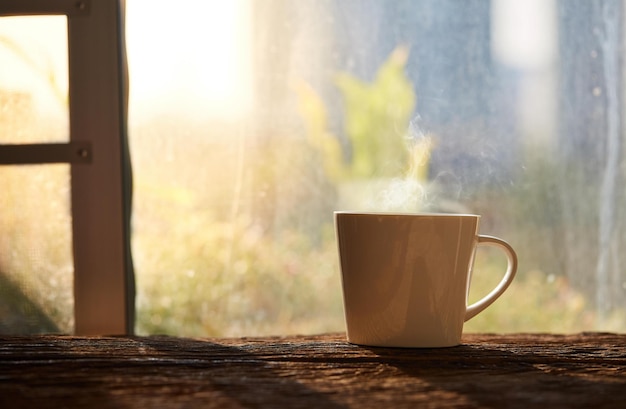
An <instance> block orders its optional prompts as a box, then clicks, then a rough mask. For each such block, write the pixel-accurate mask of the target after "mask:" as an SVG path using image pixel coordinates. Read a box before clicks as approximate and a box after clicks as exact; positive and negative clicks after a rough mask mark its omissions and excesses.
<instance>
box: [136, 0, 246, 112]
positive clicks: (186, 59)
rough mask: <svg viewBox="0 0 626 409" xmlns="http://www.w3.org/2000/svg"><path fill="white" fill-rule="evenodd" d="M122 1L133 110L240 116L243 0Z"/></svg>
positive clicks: (243, 80) (243, 70) (242, 109)
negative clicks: (125, 16) (125, 13)
mask: <svg viewBox="0 0 626 409" xmlns="http://www.w3.org/2000/svg"><path fill="white" fill-rule="evenodd" d="M126 4H127V18H126V39H127V49H128V64H129V71H130V104H131V109H133V114H134V115H139V116H144V115H148V116H154V115H159V114H161V113H163V112H167V113H169V114H180V115H184V116H186V117H189V116H191V117H194V116H201V117H207V116H209V117H215V116H219V117H238V116H240V115H244V114H245V113H246V112H247V111H248V110H249V109H250V105H251V98H252V96H251V91H250V88H251V85H250V83H251V73H250V66H251V63H250V31H249V30H250V24H249V19H250V16H249V3H248V2H247V1H246V0H231V1H226V2H224V1H213V0H211V1H200V0H195V1H194V0H185V1H177V2H172V1H169V0H168V1H165V0H128V1H127V3H126Z"/></svg>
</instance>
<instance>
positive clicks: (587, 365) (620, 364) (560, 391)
mask: <svg viewBox="0 0 626 409" xmlns="http://www.w3.org/2000/svg"><path fill="white" fill-rule="evenodd" d="M463 342H464V344H463V345H461V346H459V347H453V348H442V349H394V348H368V347H359V346H355V345H351V344H348V343H347V342H345V338H344V336H343V334H333V335H319V336H292V337H280V338H278V337H277V338H242V339H189V338H174V337H162V336H151V337H75V336H74V337H73V336H30V337H6V336H3V337H0V407H2V408H20V407H33V408H64V407H67V408H82V407H84V408H136V407H146V408H231V407H232V408H238V407H276V408H313V407H320V408H325V409H332V408H349V407H350V408H352V407H354V408H421V407H425V408H440V407H441V408H443V407H464V408H469V407H484V408H528V407H541V408H559V407H563V408H575V407H581V408H594V409H595V408H600V407H615V408H626V335H616V334H604V333H590V334H578V335H537V334H533V335H530V334H515V335H465V336H464V338H463Z"/></svg>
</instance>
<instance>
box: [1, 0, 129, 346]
mask: <svg viewBox="0 0 626 409" xmlns="http://www.w3.org/2000/svg"><path fill="white" fill-rule="evenodd" d="M124 11H125V1H124V0H97V1H93V0H80V1H76V0H4V1H3V2H2V3H0V17H6V16H29V15H65V16H66V17H67V22H68V58H69V61H68V69H69V117H70V118H69V134H70V135H69V143H67V144H33V145H0V159H4V160H0V165H18V164H37V163H70V169H71V170H70V175H71V216H72V242H73V243H72V246H73V259H74V316H75V326H74V333H75V334H77V335H105V334H106V335H122V334H132V333H133V331H134V316H135V307H134V297H135V296H134V293H135V290H134V273H133V264H132V257H131V250H130V249H131V243H130V211H131V193H132V192H131V190H132V186H131V166H130V155H129V150H128V138H127V112H128V75H127V63H126V52H125V36H124ZM7 158H8V159H7Z"/></svg>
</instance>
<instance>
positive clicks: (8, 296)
mask: <svg viewBox="0 0 626 409" xmlns="http://www.w3.org/2000/svg"><path fill="white" fill-rule="evenodd" d="M66 26H67V19H66V18H65V17H58V16H52V17H50V16H49V17H3V18H0V61H2V64H1V65H0V144H25V143H42V142H60V141H67V140H68V137H69V131H68V119H69V115H68V106H67V77H68V72H67V28H66ZM69 187H70V180H69V166H68V165H32V166H31V165H28V166H0V192H2V193H0V333H39V332H66V333H67V332H72V331H73V323H74V319H73V294H72V286H73V279H72V277H73V263H72V243H71V218H70V205H69V197H70V196H69Z"/></svg>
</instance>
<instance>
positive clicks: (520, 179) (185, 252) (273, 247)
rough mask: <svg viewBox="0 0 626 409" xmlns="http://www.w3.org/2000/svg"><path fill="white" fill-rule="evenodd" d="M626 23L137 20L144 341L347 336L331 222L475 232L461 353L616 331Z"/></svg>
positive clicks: (153, 8) (279, 11)
mask: <svg viewBox="0 0 626 409" xmlns="http://www.w3.org/2000/svg"><path fill="white" fill-rule="evenodd" d="M622 7H623V5H622V3H621V2H619V1H603V2H593V3H592V2H571V1H558V0H552V1H547V0H532V1H530V0H528V1H525V2H519V1H512V0H493V1H487V0H476V1H460V0H456V1H455V0H446V1H441V0H421V1H409V0H406V1H402V0H398V1H390V2H382V1H381V2H378V1H371V0H347V1H331V0H329V1H317V0H302V1H297V2H294V1H289V0H266V1H262V2H261V1H258V2H257V1H249V0H233V1H229V2H213V1H211V2H206V1H191V0H186V1H179V2H176V3H175V4H174V3H172V2H171V1H154V0H150V1H148V0H128V1H127V44H128V58H129V70H130V112H129V115H130V116H129V126H130V144H131V151H132V152H131V153H132V160H133V169H134V192H135V195H134V213H133V252H134V259H135V264H136V275H137V291H138V303H137V312H138V314H137V319H138V321H137V330H138V332H139V333H171V334H177V335H255V334H269V333H294V332H298V333H312V332H321V331H335V330H336V331H340V330H343V328H344V326H343V316H342V305H341V282H340V278H339V273H338V266H337V255H336V248H335V238H334V231H333V225H332V211H333V210H340V209H344V210H345V209H369V210H403V211H439V212H472V213H478V214H481V215H482V216H483V217H482V226H481V232H482V233H484V234H493V235H497V236H500V237H503V238H505V239H507V240H508V241H509V242H510V243H511V244H512V245H513V246H514V247H515V248H516V249H517V251H518V253H519V258H520V270H519V273H518V277H517V278H516V281H515V283H514V284H513V286H512V287H511V289H510V290H509V291H507V293H505V295H504V296H503V297H502V298H501V299H500V300H498V301H497V302H496V303H495V304H494V305H493V306H492V307H490V308H489V309H488V310H487V311H486V312H484V313H483V314H480V315H479V316H477V317H476V318H474V319H473V320H472V321H470V322H469V323H468V324H467V330H468V331H472V330H474V331H498V332H507V331H563V332H573V331H580V330H585V329H607V330H609V329H621V330H623V329H624V322H626V321H625V320H624V319H623V318H624V314H625V311H624V308H623V305H624V296H625V292H626V277H625V276H624V274H625V273H624V272H623V269H621V268H620V266H622V265H623V264H624V260H623V257H624V256H623V254H622V253H621V252H620V249H621V248H622V247H623V244H624V239H625V237H624V231H626V230H625V229H624V226H623V224H624V214H623V210H622V209H624V208H625V206H624V188H623V186H624V183H623V179H624V169H625V166H624V162H623V157H624V152H623V151H624V143H623V142H624V130H623V125H622V122H621V119H620V118H621V117H622V115H621V114H622V111H623V109H624V107H623V102H622V101H623V96H622V93H623V89H624V88H623V74H624V70H623V67H622V61H621V60H622V59H621V57H620V55H621V50H622V48H623V37H624V35H623V31H622V28H623V18H622V16H623V10H622ZM503 262H504V261H503V260H500V259H499V258H498V254H497V253H493V254H492V253H491V252H490V251H487V250H485V251H482V250H481V251H480V252H479V253H478V255H477V260H476V272H475V274H474V278H473V286H472V291H471V294H470V298H471V299H476V298H478V297H481V296H482V295H484V293H485V292H486V291H488V289H490V288H491V287H493V285H494V282H497V280H498V279H499V274H500V273H499V272H500V271H501V270H502V268H503V267H502V263H503Z"/></svg>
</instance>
